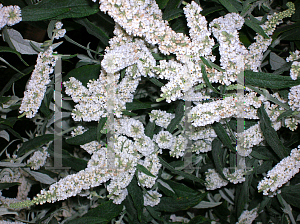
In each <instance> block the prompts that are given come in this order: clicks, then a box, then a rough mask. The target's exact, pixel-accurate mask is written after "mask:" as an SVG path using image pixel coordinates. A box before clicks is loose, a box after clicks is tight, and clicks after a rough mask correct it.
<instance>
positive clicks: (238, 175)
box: [223, 168, 246, 184]
mask: <svg viewBox="0 0 300 224" xmlns="http://www.w3.org/2000/svg"><path fill="white" fill-rule="evenodd" d="M223 173H224V175H225V177H226V178H227V180H229V181H230V182H231V183H233V184H238V183H242V182H244V181H245V180H246V179H245V177H244V175H245V171H244V170H243V169H237V170H235V171H234V172H233V173H229V169H228V168H224V169H223Z"/></svg>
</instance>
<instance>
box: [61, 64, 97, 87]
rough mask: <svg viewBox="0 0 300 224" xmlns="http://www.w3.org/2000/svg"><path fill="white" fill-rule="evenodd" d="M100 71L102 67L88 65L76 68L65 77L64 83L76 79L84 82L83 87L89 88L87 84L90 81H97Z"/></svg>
mask: <svg viewBox="0 0 300 224" xmlns="http://www.w3.org/2000/svg"><path fill="white" fill-rule="evenodd" d="M100 69H101V66H100V65H86V66H82V67H79V68H75V69H73V70H71V71H70V72H69V73H68V74H67V75H66V76H65V77H63V81H69V78H70V77H74V78H76V79H77V80H79V81H80V82H82V85H84V86H87V83H88V82H89V81H90V80H96V79H98V78H99V74H100Z"/></svg>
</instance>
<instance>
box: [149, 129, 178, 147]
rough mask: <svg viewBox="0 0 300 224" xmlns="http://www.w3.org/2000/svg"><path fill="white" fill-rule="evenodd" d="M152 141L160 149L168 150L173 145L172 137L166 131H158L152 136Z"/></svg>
mask: <svg viewBox="0 0 300 224" xmlns="http://www.w3.org/2000/svg"><path fill="white" fill-rule="evenodd" d="M153 140H154V141H155V142H156V143H157V145H158V147H159V148H161V149H170V148H171V147H172V145H173V140H174V137H173V135H172V134H171V133H170V132H168V131H160V132H159V133H158V134H157V135H154V136H153Z"/></svg>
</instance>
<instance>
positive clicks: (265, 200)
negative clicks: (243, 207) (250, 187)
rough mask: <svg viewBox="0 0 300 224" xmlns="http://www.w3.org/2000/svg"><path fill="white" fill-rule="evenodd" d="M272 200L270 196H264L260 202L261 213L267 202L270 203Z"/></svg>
mask: <svg viewBox="0 0 300 224" xmlns="http://www.w3.org/2000/svg"><path fill="white" fill-rule="evenodd" d="M270 201H271V198H270V197H268V196H265V197H264V198H263V200H262V202H261V203H260V206H259V209H258V213H260V211H262V210H263V209H264V208H265V207H266V206H267V204H269V202H270Z"/></svg>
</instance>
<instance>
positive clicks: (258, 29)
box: [245, 19, 270, 39]
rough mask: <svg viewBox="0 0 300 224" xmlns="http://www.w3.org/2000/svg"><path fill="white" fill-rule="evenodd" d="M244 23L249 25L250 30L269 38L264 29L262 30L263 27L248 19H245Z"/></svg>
mask: <svg viewBox="0 0 300 224" xmlns="http://www.w3.org/2000/svg"><path fill="white" fill-rule="evenodd" d="M245 24H246V25H247V26H248V27H250V28H251V29H252V30H254V31H255V32H256V33H258V34H260V35H261V36H263V37H264V38H266V39H270V37H269V36H268V35H267V34H266V33H265V31H264V30H263V28H261V26H260V25H258V24H257V23H254V22H252V21H251V20H249V19H245Z"/></svg>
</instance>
